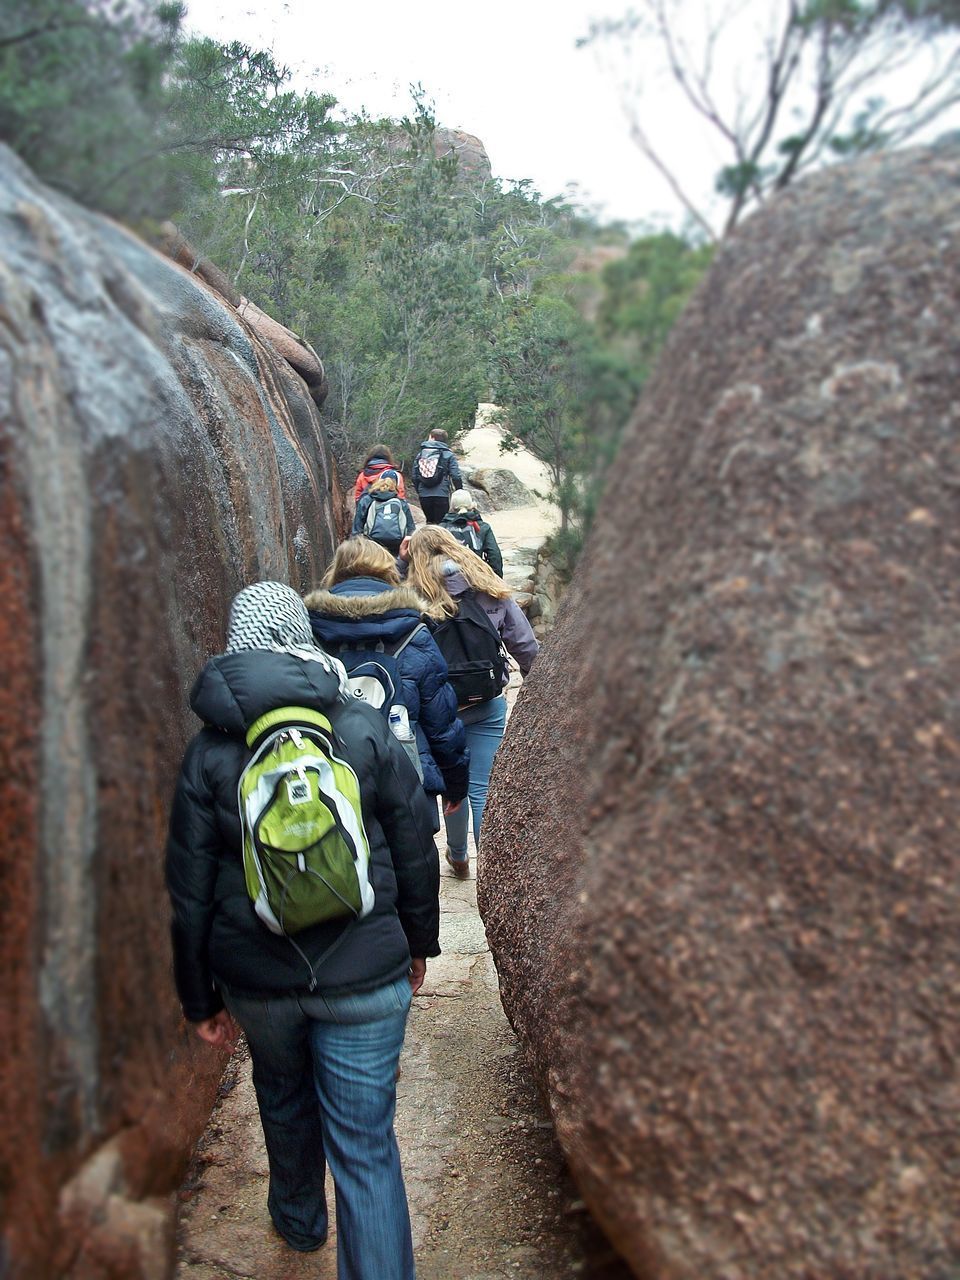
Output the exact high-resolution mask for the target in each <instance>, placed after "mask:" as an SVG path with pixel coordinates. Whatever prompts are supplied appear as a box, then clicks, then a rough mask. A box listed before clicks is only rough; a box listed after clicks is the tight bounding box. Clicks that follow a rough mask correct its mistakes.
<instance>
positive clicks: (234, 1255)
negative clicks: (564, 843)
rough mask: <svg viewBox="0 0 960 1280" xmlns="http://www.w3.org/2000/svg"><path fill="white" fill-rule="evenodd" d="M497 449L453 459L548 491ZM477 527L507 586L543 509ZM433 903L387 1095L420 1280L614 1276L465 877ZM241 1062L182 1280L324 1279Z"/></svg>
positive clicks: (207, 1171) (545, 523)
mask: <svg viewBox="0 0 960 1280" xmlns="http://www.w3.org/2000/svg"><path fill="white" fill-rule="evenodd" d="M498 438H499V432H497V431H496V430H495V429H494V428H490V427H480V428H478V429H475V430H474V431H472V432H471V433H470V435H469V436H468V437H467V440H466V447H465V448H464V449H463V450H462V451H461V450H458V452H462V453H463V455H464V456H465V458H466V460H467V461H468V462H469V463H471V464H472V465H473V466H477V467H478V466H498V467H499V466H507V465H508V466H509V469H510V470H513V471H515V472H516V473H517V475H518V476H519V477H520V478H521V479H522V480H523V481H524V483H525V484H527V485H528V486H529V487H534V488H540V489H541V490H543V489H545V483H544V478H543V475H542V470H541V469H540V464H539V463H537V462H536V460H535V459H533V458H530V457H529V455H510V456H508V457H507V458H506V459H505V458H504V457H503V456H502V455H500V453H499V450H498V449H497V440H498ZM487 518H488V519H489V520H490V522H491V524H492V525H493V528H494V531H495V533H496V535H497V538H498V541H499V542H500V544H501V547H502V549H503V551H504V558H505V561H506V562H507V564H508V565H512V566H513V572H512V573H511V572H510V570H509V569H508V573H507V577H508V580H511V578H512V577H514V576H515V575H520V574H521V573H522V572H523V566H524V564H526V563H527V562H528V557H529V554H530V552H531V551H532V550H534V549H535V548H536V547H537V546H538V545H539V543H540V542H541V541H542V540H543V538H544V537H545V536H546V534H547V533H548V532H549V531H550V529H551V528H552V527H553V523H554V521H553V512H552V510H551V508H550V507H549V506H548V505H547V504H546V503H540V502H538V503H536V504H535V505H534V506H532V507H529V508H527V507H524V508H518V509H515V510H513V511H499V512H493V513H491V514H490V515H489V516H488V517H487ZM514 679H515V680H516V679H517V677H514ZM440 839H441V837H438V840H440ZM441 849H442V844H441ZM474 852H475V851H474V850H473V847H472V844H471V854H472V855H473V854H474ZM442 865H443V864H442ZM471 868H472V871H473V872H474V873H475V870H476V862H475V860H474V861H473V862H472V863H471ZM444 872H446V867H445V865H444ZM440 905H441V926H440V945H441V947H442V949H443V954H442V955H441V956H440V957H438V958H437V959H436V960H431V961H430V962H429V965H428V967H427V979H426V982H425V983H424V986H423V989H422V991H421V994H420V995H419V996H418V998H417V999H416V1000H415V1001H414V1003H413V1009H412V1012H411V1015H410V1021H409V1024H408V1028H407V1037H406V1043H405V1045H404V1050H403V1056H402V1059H401V1069H402V1074H401V1078H400V1082H399V1085H398V1087H397V1134H398V1138H399V1142H400V1151H401V1156H402V1159H403V1167H404V1176H405V1179H406V1185H407V1195H408V1199H409V1202H410V1212H411V1219H412V1225H413V1242H414V1251H415V1254H416V1259H417V1276H418V1280H506V1278H508V1277H509V1278H510V1280H515V1278H516V1277H523V1278H525V1280H569V1278H570V1277H582V1278H583V1280H625V1278H626V1277H627V1276H628V1275H629V1273H628V1272H627V1270H626V1269H625V1268H624V1267H623V1265H622V1264H621V1263H620V1262H618V1261H617V1259H616V1257H615V1256H614V1254H613V1252H612V1250H610V1248H609V1246H608V1245H607V1244H606V1242H605V1241H604V1240H603V1238H602V1237H601V1236H600V1235H599V1233H598V1232H597V1231H596V1229H595V1228H594V1227H593V1225H592V1223H591V1221H590V1219H589V1217H588V1215H587V1214H586V1213H585V1211H584V1208H583V1203H582V1201H581V1200H580V1199H579V1196H578V1194H577V1191H576V1188H575V1187H574V1186H573V1184H572V1182H571V1181H570V1179H569V1176H568V1175H567V1173H566V1169H565V1166H564V1162H563V1158H562V1155H561V1153H560V1150H559V1147H558V1146H557V1143H556V1139H555V1138H554V1136H553V1129H552V1126H551V1124H550V1120H549V1116H548V1114H547V1112H546V1111H545V1109H544V1107H543V1105H542V1103H541V1101H540V1099H539V1098H538V1096H537V1093H536V1091H535V1089H534V1087H533V1084H532V1082H531V1080H530V1077H529V1075H528V1074H527V1072H526V1069H525V1067H524V1065H523V1061H522V1058H521V1056H520V1052H519V1048H518V1045H517V1041H516V1039H515V1037H514V1035H513V1032H512V1031H511V1029H510V1026H509V1024H508V1022H507V1020H506V1017H505V1016H504V1013H503V1010H502V1009H501V1007H500V1000H499V995H498V988H497V976H496V970H495V968H494V965H493V960H492V957H491V955H490V952H489V949H488V947H487V943H486V938H485V936H484V932H483V925H482V922H481V920H480V917H479V915H478V914H477V907H476V891H475V881H474V879H473V878H471V879H470V880H468V881H459V880H456V879H454V878H453V877H452V876H449V875H447V874H444V875H443V877H442V883H441V900H440ZM249 1066H250V1064H249V1061H247V1060H246V1059H245V1056H244V1055H243V1054H242V1053H241V1054H238V1055H237V1056H236V1057H235V1058H234V1060H233V1061H232V1062H231V1064H230V1067H229V1068H228V1071H227V1073H226V1075H225V1077H224V1081H223V1084H222V1086H221V1097H220V1100H219V1103H218V1106H217V1109H216V1111H215V1113H214V1115H213V1118H212V1119H211V1122H210V1125H209V1127H208V1129H207V1132H206V1134H205V1135H204V1138H203V1140H202V1142H201V1145H200V1149H199V1151H198V1154H197V1158H196V1160H195V1161H194V1166H193V1169H192V1172H191V1176H190V1178H189V1179H188V1182H187V1183H186V1185H185V1186H184V1188H183V1190H182V1191H181V1200H182V1211H181V1222H180V1261H179V1266H178V1269H177V1273H176V1274H177V1278H178V1280H228V1278H230V1277H256V1278H257V1280H306V1278H307V1277H310V1280H335V1276H336V1259H335V1246H334V1244H333V1240H334V1233H333V1232H332V1233H331V1239H330V1241H329V1242H328V1244H327V1246H326V1247H325V1248H324V1249H322V1250H320V1251H319V1252H318V1253H315V1254H306V1255H303V1254H296V1253H294V1252H293V1251H292V1250H290V1249H287V1248H286V1247H285V1246H284V1245H282V1244H281V1243H280V1241H279V1240H278V1238H277V1237H276V1236H275V1235H274V1234H273V1232H272V1230H271V1227H270V1221H269V1218H268V1215H267V1209H266V1181H267V1178H266V1175H267V1165H266V1156H265V1154H264V1150H263V1139H262V1135H261V1132H260V1126H259V1121H258V1118H257V1109H256V1100H255V1097H254V1093H253V1086H252V1084H251V1081H250V1069H249ZM328 1193H329V1199H330V1203H331V1205H332V1203H333V1194H332V1188H328ZM370 1280H377V1278H376V1277H370Z"/></svg>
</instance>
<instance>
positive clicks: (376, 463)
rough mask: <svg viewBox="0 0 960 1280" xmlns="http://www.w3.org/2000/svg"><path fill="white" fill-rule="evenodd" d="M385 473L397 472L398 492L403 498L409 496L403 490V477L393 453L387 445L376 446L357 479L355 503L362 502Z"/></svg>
mask: <svg viewBox="0 0 960 1280" xmlns="http://www.w3.org/2000/svg"><path fill="white" fill-rule="evenodd" d="M384 471H395V472H396V473H397V492H398V493H399V494H400V497H401V498H405V497H406V496H407V495H406V493H405V492H404V488H403V476H402V475H401V474H400V469H399V467H398V466H397V464H396V462H394V460H393V453H392V451H391V450H390V449H389V448H388V446H387V445H385V444H375V445H374V446H373V448H372V449H371V450H370V452H369V453H368V454H367V456H366V457H365V458H364V460H363V466H362V467H361V468H360V471H359V472H358V474H357V479H356V482H355V483H354V486H353V499H354V502H359V501H360V499H361V497H362V496H363V494H364V493H365V492H366V491H367V489H368V488H369V487H370V485H372V484H373V482H374V480H379V479H380V477H381V476H382V475H383V473H384Z"/></svg>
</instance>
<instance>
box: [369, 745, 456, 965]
mask: <svg viewBox="0 0 960 1280" xmlns="http://www.w3.org/2000/svg"><path fill="white" fill-rule="evenodd" d="M377 763H378V773H377V781H378V787H377V805H376V814H377V819H378V821H379V823H380V825H381V827H382V828H383V833H384V835H385V836H386V838H387V844H388V845H389V846H390V856H391V859H392V861H393V869H394V872H395V874H396V877H397V915H398V916H399V917H400V924H401V926H402V928H403V931H404V933H405V934H406V935H407V943H408V945H409V947H410V954H411V955H412V956H423V957H428V956H438V955H439V954H440V861H439V858H438V857H437V846H436V845H435V844H434V841H433V814H432V812H431V808H430V801H429V800H428V799H427V796H426V793H425V792H424V790H423V787H421V786H420V783H419V779H418V778H417V774H416V770H415V769H414V767H413V765H412V764H411V763H410V761H409V760H408V759H407V756H406V754H405V752H404V750H403V748H402V747H401V746H400V744H399V742H397V740H396V738H394V736H393V734H392V733H390V731H389V730H387V729H385V731H384V734H383V737H382V738H380V739H378V745H377Z"/></svg>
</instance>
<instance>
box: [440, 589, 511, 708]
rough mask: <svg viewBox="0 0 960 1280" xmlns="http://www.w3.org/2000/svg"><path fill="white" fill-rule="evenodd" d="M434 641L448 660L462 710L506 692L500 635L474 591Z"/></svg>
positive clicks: (454, 688)
mask: <svg viewBox="0 0 960 1280" xmlns="http://www.w3.org/2000/svg"><path fill="white" fill-rule="evenodd" d="M433 638H434V640H435V641H436V642H437V648H438V649H439V650H440V652H441V653H442V654H443V656H444V658H445V659H446V662H447V668H448V671H449V676H448V679H449V681H450V683H451V685H452V686H453V691H454V693H455V694H456V695H457V707H458V709H459V710H461V711H462V710H463V709H464V708H465V707H474V706H477V705H478V704H479V703H481V702H489V701H490V699H491V698H495V697H497V695H498V694H500V693H502V692H503V676H504V672H505V671H506V669H507V663H506V658H505V657H504V653H503V647H502V645H501V643H500V636H499V635H498V633H497V629H496V627H495V626H494V625H493V623H492V622H491V621H490V619H489V618H488V617H487V615H486V613H485V612H484V610H483V609H482V607H481V606H480V604H479V603H478V601H477V598H476V596H475V595H474V593H473V592H472V591H468V592H466V594H464V595H462V596H461V597H460V607H459V609H458V610H457V612H456V613H455V614H454V615H453V617H452V618H448V619H447V620H446V622H441V623H440V625H439V626H438V627H437V629H436V631H434V633H433Z"/></svg>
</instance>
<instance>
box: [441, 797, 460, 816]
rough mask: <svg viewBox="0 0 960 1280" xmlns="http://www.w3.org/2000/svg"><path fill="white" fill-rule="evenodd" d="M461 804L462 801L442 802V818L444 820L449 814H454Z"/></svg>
mask: <svg viewBox="0 0 960 1280" xmlns="http://www.w3.org/2000/svg"><path fill="white" fill-rule="evenodd" d="M462 804H463V801H462V800H444V802H443V816H444V817H445V818H446V817H448V816H449V815H450V814H451V813H456V812H457V810H458V809H459V808H460V806H461V805H462Z"/></svg>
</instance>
